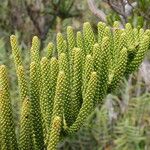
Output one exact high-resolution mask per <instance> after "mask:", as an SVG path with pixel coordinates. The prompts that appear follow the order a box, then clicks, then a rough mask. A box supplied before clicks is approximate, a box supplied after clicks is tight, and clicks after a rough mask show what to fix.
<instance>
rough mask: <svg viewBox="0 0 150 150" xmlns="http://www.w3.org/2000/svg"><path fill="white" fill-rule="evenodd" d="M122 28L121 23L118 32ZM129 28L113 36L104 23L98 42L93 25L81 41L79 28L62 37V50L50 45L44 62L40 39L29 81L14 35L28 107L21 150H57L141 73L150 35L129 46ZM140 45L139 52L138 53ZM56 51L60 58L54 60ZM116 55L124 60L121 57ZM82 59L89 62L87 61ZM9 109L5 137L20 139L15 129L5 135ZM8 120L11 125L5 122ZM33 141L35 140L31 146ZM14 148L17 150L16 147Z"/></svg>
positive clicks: (24, 103)
mask: <svg viewBox="0 0 150 150" xmlns="http://www.w3.org/2000/svg"><path fill="white" fill-rule="evenodd" d="M116 24H117V22H115V25H114V26H116ZM126 26H129V27H130V28H129V29H130V30H129V29H128V28H125V29H119V28H117V30H110V28H109V27H107V26H106V25H105V24H103V23H98V30H99V32H98V39H97V40H96V38H95V35H94V32H93V30H92V27H91V25H90V23H88V22H86V23H84V24H83V31H82V32H78V35H77V39H75V36H74V31H73V28H71V27H68V28H67V40H65V38H64V37H63V35H62V34H61V33H58V34H57V37H56V43H57V44H56V46H54V44H52V43H51V44H50V45H48V48H47V57H43V58H41V57H40V40H39V39H38V37H36V36H34V37H33V40H32V46H31V51H30V56H31V63H30V70H29V78H27V79H26V78H25V75H26V69H24V67H23V66H22V59H21V54H20V51H19V48H18V44H17V39H16V37H15V36H14V35H12V36H11V46H12V53H13V58H14V62H15V67H16V70H17V76H18V84H19V90H20V99H21V101H22V104H21V105H22V107H21V117H20V132H19V135H18V136H19V147H23V148H26V149H27V148H28V147H32V146H33V149H37V150H41V149H44V148H46V147H47V148H48V149H50V150H54V149H56V147H57V142H58V141H59V139H62V138H63V137H65V136H66V135H68V134H72V133H74V132H76V131H78V130H79V129H80V128H81V126H82V125H83V124H84V122H85V120H86V119H87V117H88V116H89V115H90V113H91V112H92V110H93V109H94V108H95V107H96V105H97V104H100V106H102V104H103V103H104V98H105V97H106V95H107V94H109V93H111V92H114V90H115V89H116V88H117V85H119V83H120V81H121V80H122V78H123V77H124V76H128V75H129V74H130V73H132V72H133V71H135V70H136V69H137V68H138V66H139V65H140V63H141V61H142V60H143V57H144V54H145V53H146V52H147V49H148V46H149V38H150V37H149V34H147V31H142V32H140V31H141V30H140V31H139V30H138V33H137V34H139V38H141V39H140V40H139V41H134V40H133V41H132V42H130V41H128V44H124V39H123V38H122V36H119V35H121V33H124V34H125V36H123V37H125V38H126V41H127V38H128V36H127V35H130V34H131V35H132V34H133V28H132V27H131V26H130V24H127V25H126ZM101 27H102V28H101ZM115 29H116V28H115ZM102 33H103V34H102ZM101 34H102V35H101ZM81 37H83V43H81V41H79V39H81ZM76 41H77V45H76ZM135 42H136V43H138V45H139V46H137V47H134V46H135ZM118 43H119V44H120V45H119V46H120V47H119V46H118ZM78 46H79V47H78ZM131 47H133V49H131ZM55 48H56V51H57V54H54V55H53V50H54V49H55ZM134 48H136V51H135V49H134ZM116 54H117V56H119V57H116ZM82 56H85V57H83V58H82ZM82 62H84V63H83V64H82ZM112 65H113V67H112ZM3 68H5V67H4V66H3V65H2V66H1V72H0V76H1V83H0V84H1V85H0V87H1V88H2V93H1V95H2V96H1V97H2V98H1V99H0V100H1V101H0V104H3V105H4V104H5V103H4V102H5V101H6V102H7V101H9V103H6V104H5V105H9V107H10V98H9V97H8V91H9V90H8V87H7V88H5V82H6V78H7V76H6V74H4V73H3ZM3 76H4V77H3ZM6 85H7V82H6ZM3 90H4V92H3ZM5 93H6V94H5ZM2 107H3V106H2ZM9 107H8V108H7V109H6V110H5V111H6V112H5V111H4V112H3V111H2V115H3V117H2V118H1V120H0V121H1V122H0V123H1V124H0V129H1V131H2V132H4V133H2V136H5V135H7V134H8V135H9V134H12V133H13V134H12V135H11V136H15V135H14V130H15V128H14V126H13V127H12V126H11V128H10V129H11V131H9V130H7V131H5V130H6V128H4V130H3V123H6V124H7V121H8V119H10V120H12V116H11V115H9V117H10V118H7V115H8V114H7V111H8V113H9V114H11V112H10V109H9ZM26 116H27V117H26ZM5 117H6V120H5V119H4V120H3V118H5ZM29 118H30V119H29ZM25 130H27V132H25ZM30 130H31V131H30ZM27 137H30V138H31V140H30V141H31V143H29V141H28V140H29V139H28V138H27ZM8 138H9V137H8ZM4 140H5V139H4ZM14 140H15V138H14ZM23 140H24V143H23ZM7 141H8V143H7V142H6V141H3V139H2V142H4V145H5V146H9V141H10V139H8V140H7ZM25 143H27V144H26V147H24V146H23V145H24V144H25ZM13 144H14V146H15V147H17V144H16V143H15V142H14V143H13ZM23 148H22V149H23Z"/></svg>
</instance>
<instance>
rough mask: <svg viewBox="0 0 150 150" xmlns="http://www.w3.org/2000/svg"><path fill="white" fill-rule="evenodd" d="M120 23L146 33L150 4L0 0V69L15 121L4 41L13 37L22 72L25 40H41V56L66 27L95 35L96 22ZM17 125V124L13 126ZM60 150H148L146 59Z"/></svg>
mask: <svg viewBox="0 0 150 150" xmlns="http://www.w3.org/2000/svg"><path fill="white" fill-rule="evenodd" d="M116 20H118V21H120V26H121V28H123V27H124V25H125V24H126V23H127V22H130V23H131V24H132V26H133V27H135V28H141V27H143V28H144V29H148V28H150V0H137V1H136V0H5V1H3V0H0V64H5V65H7V66H8V68H9V69H8V71H9V77H10V78H11V80H10V81H11V97H12V102H13V107H14V112H15V113H14V114H15V118H16V122H17V119H18V113H19V111H18V108H19V104H18V101H19V98H18V89H17V80H16V75H15V69H14V64H13V63H12V62H13V61H12V55H11V50H10V43H9V36H10V35H11V34H15V35H17V37H18V39H19V45H20V49H21V50H22V57H23V58H24V64H25V66H26V68H28V65H27V64H28V63H29V49H30V46H31V39H32V37H33V36H34V35H37V36H38V37H39V38H40V39H41V55H42V54H43V53H44V51H45V47H46V45H47V44H48V43H49V42H50V41H52V42H55V37H56V33H58V32H62V33H63V34H64V35H65V31H66V27H67V26H68V25H71V26H73V28H74V29H75V30H76V31H78V30H80V29H81V28H82V24H83V23H84V22H86V21H89V22H90V23H91V25H92V27H93V30H94V32H95V34H96V33H97V29H96V25H97V23H98V22H99V21H103V22H105V23H106V24H107V25H109V26H112V25H113V22H114V21H116ZM16 125H17V124H16ZM59 149H60V150H150V54H149V53H147V55H146V57H145V60H144V61H143V63H142V65H141V67H140V69H139V71H137V72H135V73H134V74H132V75H131V76H130V77H129V79H128V80H126V79H124V81H123V82H122V83H121V88H120V89H118V90H117V91H116V93H114V94H111V95H108V96H107V97H106V103H105V104H104V105H103V106H102V108H101V109H100V108H99V106H97V108H96V109H95V110H94V111H93V113H92V114H91V116H89V118H88V120H87V121H86V124H85V125H84V126H83V128H82V129H81V130H80V131H79V132H78V133H76V134H75V135H74V136H71V137H68V138H66V139H63V140H62V142H60V144H59Z"/></svg>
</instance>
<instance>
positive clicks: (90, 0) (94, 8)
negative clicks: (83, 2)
mask: <svg viewBox="0 0 150 150" xmlns="http://www.w3.org/2000/svg"><path fill="white" fill-rule="evenodd" d="M87 3H88V6H89V9H90V10H91V12H92V13H93V14H94V15H96V16H97V17H98V18H99V19H100V20H101V21H103V22H107V20H106V14H105V13H104V12H103V11H101V10H100V9H98V8H97V6H96V5H95V2H94V0H87Z"/></svg>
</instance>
